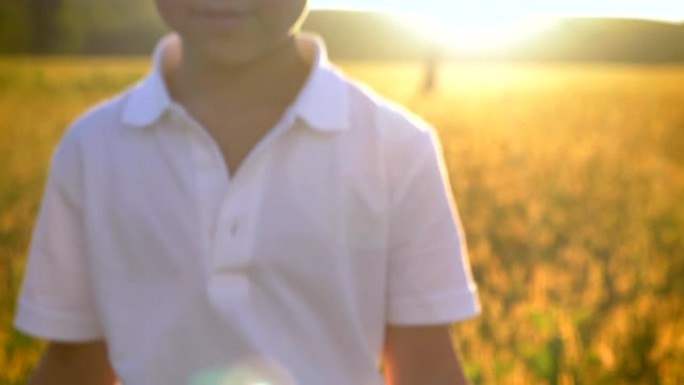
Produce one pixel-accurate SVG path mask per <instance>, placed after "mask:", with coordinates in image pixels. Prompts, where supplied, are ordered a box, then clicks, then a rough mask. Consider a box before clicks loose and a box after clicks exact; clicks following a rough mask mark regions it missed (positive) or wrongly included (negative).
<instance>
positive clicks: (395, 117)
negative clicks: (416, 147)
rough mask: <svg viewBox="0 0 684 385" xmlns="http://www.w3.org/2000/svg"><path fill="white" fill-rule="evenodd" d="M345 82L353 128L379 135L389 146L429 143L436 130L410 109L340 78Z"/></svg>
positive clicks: (374, 91) (367, 88) (356, 82)
mask: <svg viewBox="0 0 684 385" xmlns="http://www.w3.org/2000/svg"><path fill="white" fill-rule="evenodd" d="M339 76H340V77H341V79H342V81H344V82H346V84H347V90H348V97H349V108H350V115H351V116H352V120H353V121H354V122H355V123H356V124H355V125H354V126H355V127H357V128H362V129H365V130H368V129H369V128H372V130H374V131H376V132H377V134H379V135H381V136H382V137H384V138H386V139H387V140H389V141H390V142H412V141H415V140H420V138H425V139H428V138H429V137H430V136H432V135H433V134H434V128H433V127H432V126H431V125H430V124H429V123H428V122H427V121H426V120H425V119H424V118H422V117H421V116H419V115H417V114H416V113H415V112H413V111H411V110H410V109H409V108H407V107H405V106H403V105H401V104H399V103H397V102H395V101H393V100H391V99H389V98H388V97H386V96H384V95H381V94H380V93H378V92H377V91H376V90H374V89H373V88H372V87H370V86H369V85H368V84H366V83H363V82H361V81H358V80H355V79H352V78H350V77H348V76H346V75H344V74H340V75H339Z"/></svg>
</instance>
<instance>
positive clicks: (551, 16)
mask: <svg viewBox="0 0 684 385" xmlns="http://www.w3.org/2000/svg"><path fill="white" fill-rule="evenodd" d="M310 11H355V12H377V13H387V14H397V13H401V14H405V15H406V14H414V15H416V16H421V17H424V16H428V17H429V16H430V15H426V14H424V13H422V12H419V11H408V10H401V9H399V10H391V9H384V8H382V7H373V6H367V7H353V6H352V7H344V6H336V7H317V6H312V7H311V8H310ZM526 17H534V18H549V19H557V20H563V19H579V18H581V19H618V20H644V21H655V22H661V23H666V24H681V25H684V15H683V16H682V17H681V18H679V17H676V18H675V17H671V16H664V15H663V16H656V15H635V14H605V13H604V14H580V13H576V14H570V13H568V14H554V13H534V12H530V13H529V14H528V15H526V16H521V17H518V18H517V19H524V18H526Z"/></svg>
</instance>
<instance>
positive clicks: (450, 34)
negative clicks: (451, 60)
mask: <svg viewBox="0 0 684 385" xmlns="http://www.w3.org/2000/svg"><path fill="white" fill-rule="evenodd" d="M401 18H402V20H404V21H408V24H409V25H411V26H413V28H415V30H416V33H419V34H421V35H422V36H423V37H424V38H425V39H427V40H429V41H432V42H434V43H435V44H437V45H438V46H440V47H443V48H445V49H447V50H450V51H456V52H462V53H494V52H500V51H504V50H506V49H508V48H512V47H513V46H515V45H516V44H518V43H522V42H523V41H525V40H526V39H529V38H531V37H534V36H536V35H538V34H539V33H541V32H543V31H545V30H548V29H550V28H552V27H553V26H554V25H556V24H557V23H558V19H557V18H553V17H550V16H529V15H528V16H524V15H515V14H511V15H507V17H503V16H500V15H499V16H497V15H496V14H480V15H477V14H472V13H471V14H470V15H469V16H468V15H461V16H460V17H452V18H450V19H447V17H446V16H444V15H443V16H441V17H434V16H421V15H411V16H408V15H403V16H402V17H401Z"/></svg>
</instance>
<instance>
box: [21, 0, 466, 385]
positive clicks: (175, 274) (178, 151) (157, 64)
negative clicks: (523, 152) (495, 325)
mask: <svg viewBox="0 0 684 385" xmlns="http://www.w3.org/2000/svg"><path fill="white" fill-rule="evenodd" d="M156 3H157V8H158V10H159V12H160V14H161V16H162V18H163V19H164V20H165V22H166V23H167V24H168V25H169V27H170V28H171V29H172V30H174V31H175V34H173V35H170V36H168V37H166V38H165V39H164V40H163V41H162V42H161V43H160V44H159V46H158V47H157V49H156V52H155V56H154V66H153V70H152V72H151V74H150V75H149V76H148V77H147V78H146V79H145V80H144V81H142V82H141V83H140V84H138V85H137V86H135V87H133V88H132V89H130V90H128V91H126V92H125V93H123V94H122V95H120V96H118V97H116V98H113V99H112V100H109V101H107V102H106V103H104V104H102V105H100V106H97V107H96V108H94V109H93V110H91V111H90V112H88V113H87V114H85V115H84V116H83V117H81V118H80V119H79V120H78V121H77V122H76V123H75V124H74V125H73V126H72V127H71V128H70V129H69V130H68V132H67V134H66V135H65V136H64V138H63V139H62V141H61V142H60V144H59V146H58V148H57V150H56V151H55V154H54V155H53V159H52V163H51V170H50V176H49V179H48V183H47V187H46V191H45V195H44V197H43V203H42V206H41V211H40V214H39V219H38V222H37V224H36V227H35V230H34V235H33V240H32V245H31V252H30V256H29V261H28V264H27V270H26V276H25V279H24V284H23V288H22V293H21V296H20V300H19V307H18V312H17V316H16V322H15V323H16V326H17V327H18V328H19V329H21V330H23V331H25V332H27V333H30V334H32V335H35V336H39V337H43V338H46V339H48V340H50V341H51V342H50V344H49V346H48V348H47V350H46V352H45V354H44V357H43V359H42V361H41V363H40V364H39V366H38V368H37V369H36V372H35V373H34V376H33V377H32V379H31V382H30V384H70V385H73V384H98V385H99V384H111V383H113V382H115V381H116V380H117V378H118V380H119V381H121V382H122V383H123V384H126V385H155V384H164V385H167V384H169V385H173V384H191V385H194V384H202V385H219V384H221V385H224V384H230V385H249V384H268V385H290V384H296V385H336V384H339V385H367V384H368V385H370V384H381V383H383V381H384V383H385V384H392V385H399V384H402V385H407V384H440V385H442V384H444V385H448V384H462V383H465V378H464V375H463V373H462V371H461V369H460V365H459V364H458V361H457V358H456V355H455V354H454V351H453V349H452V347H451V342H450V339H449V332H448V330H449V329H448V325H449V323H451V322H454V321H457V320H461V319H464V318H467V317H470V316H473V315H475V314H476V313H477V310H478V309H477V299H476V296H475V290H474V284H473V282H472V279H471V277H470V272H469V267H468V264H467V260H466V256H465V253H462V252H461V250H462V242H461V239H460V236H459V232H458V228H457V224H458V222H457V221H456V220H455V218H456V217H455V211H453V205H452V202H451V199H450V196H449V194H448V192H447V190H448V189H447V187H448V184H447V181H446V177H445V174H444V170H443V169H442V168H441V166H442V165H441V163H440V154H439V147H438V146H437V141H436V139H435V136H434V134H433V133H432V131H431V130H430V129H428V128H427V127H426V126H425V125H424V124H423V123H421V122H420V121H418V120H416V119H413V118H411V117H409V116H408V114H407V113H405V112H403V111H401V110H400V109H397V108H395V107H392V106H390V104H389V103H387V102H385V101H383V100H382V99H381V98H379V97H377V96H374V95H372V94H371V93H370V92H369V91H365V90H363V89H362V88H359V87H358V86H356V85H354V84H353V83H351V82H349V81H348V80H346V79H345V78H344V77H343V76H342V75H340V74H339V73H338V72H337V71H335V70H334V69H333V68H332V67H331V66H330V65H329V64H328V63H327V61H326V59H325V54H324V52H323V48H322V45H321V43H320V42H317V41H316V40H315V39H312V38H311V37H308V36H306V35H303V34H300V33H297V26H298V24H299V21H300V19H301V18H302V15H303V14H304V13H305V9H306V0H251V1H250V0H245V1H228V0H226V1H201V0H157V1H156ZM378 360H381V363H382V368H383V372H384V373H380V372H379V371H378V368H377V364H378Z"/></svg>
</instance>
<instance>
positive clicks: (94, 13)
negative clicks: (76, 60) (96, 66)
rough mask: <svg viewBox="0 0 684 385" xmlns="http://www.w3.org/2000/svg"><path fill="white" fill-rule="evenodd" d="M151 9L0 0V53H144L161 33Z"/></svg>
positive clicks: (77, 0)
mask: <svg viewBox="0 0 684 385" xmlns="http://www.w3.org/2000/svg"><path fill="white" fill-rule="evenodd" d="M153 7H154V4H153V2H152V1H148V0H0V53H2V54H24V53H30V54H84V53H85V54H122V53H147V52H149V51H150V49H151V47H152V46H153V45H154V42H155V41H156V40H157V39H158V38H159V36H160V35H161V34H163V32H164V26H163V24H162V23H161V21H160V20H159V19H158V17H157V15H156V13H155V12H154V9H153Z"/></svg>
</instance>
